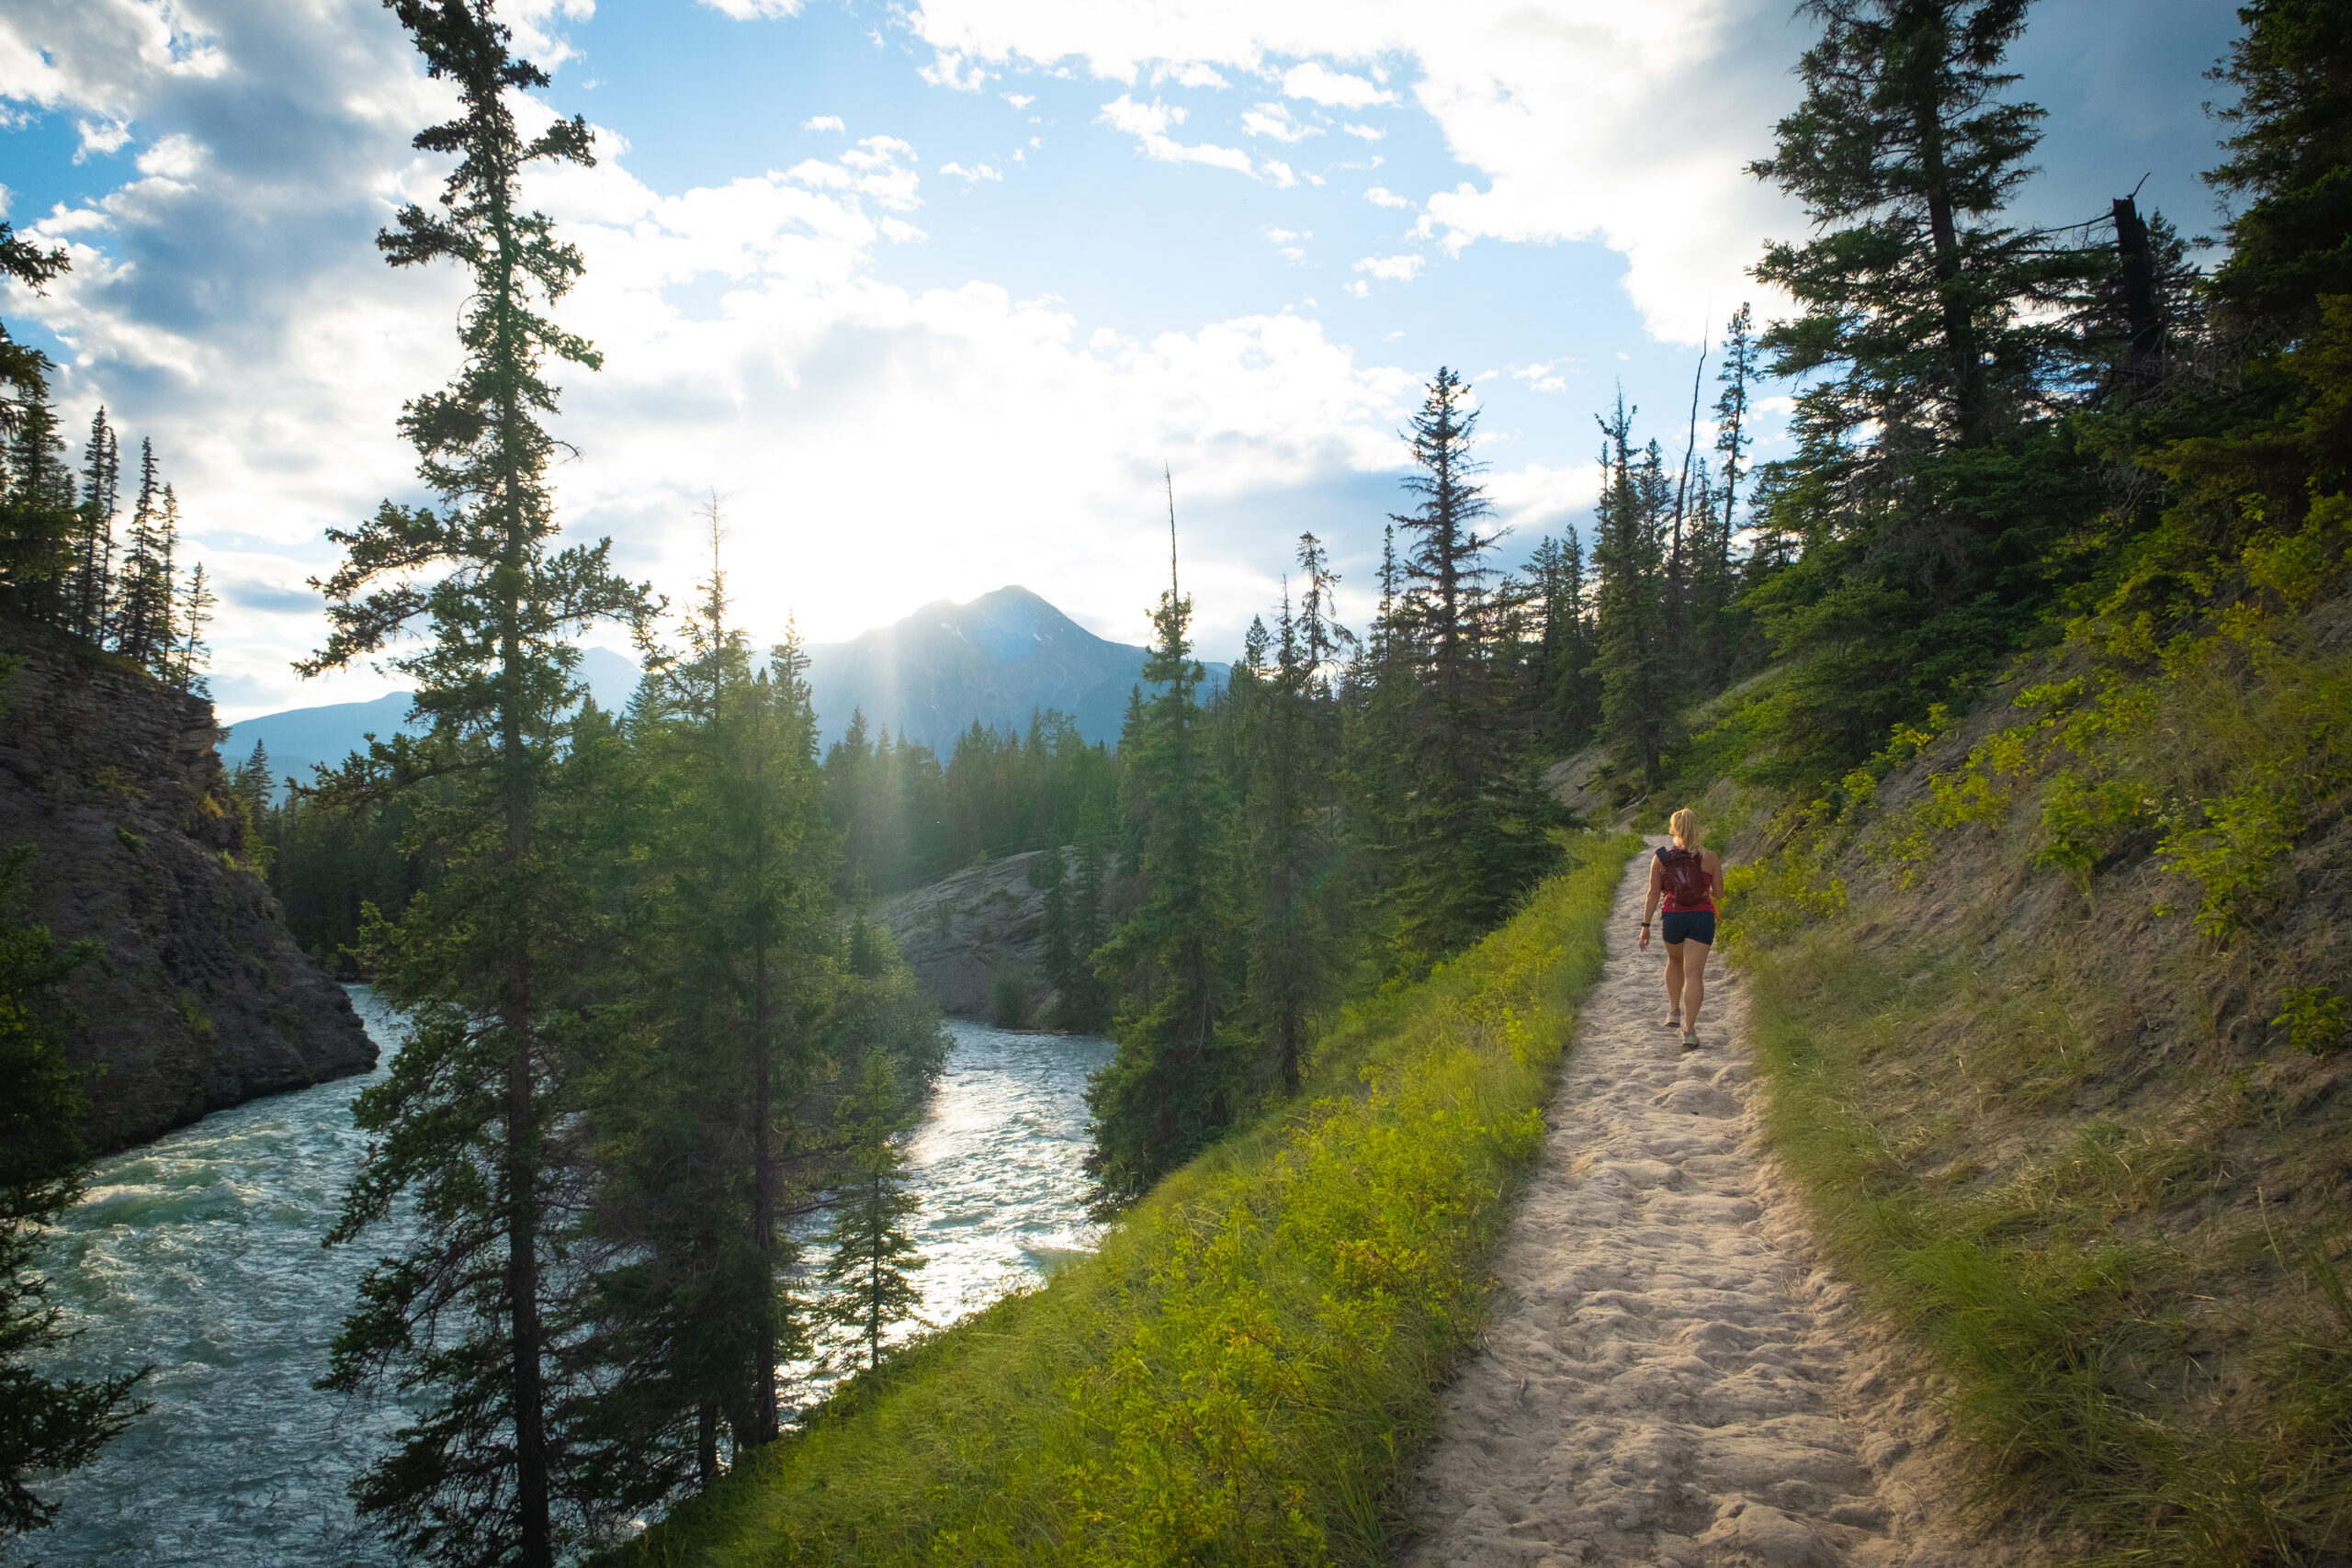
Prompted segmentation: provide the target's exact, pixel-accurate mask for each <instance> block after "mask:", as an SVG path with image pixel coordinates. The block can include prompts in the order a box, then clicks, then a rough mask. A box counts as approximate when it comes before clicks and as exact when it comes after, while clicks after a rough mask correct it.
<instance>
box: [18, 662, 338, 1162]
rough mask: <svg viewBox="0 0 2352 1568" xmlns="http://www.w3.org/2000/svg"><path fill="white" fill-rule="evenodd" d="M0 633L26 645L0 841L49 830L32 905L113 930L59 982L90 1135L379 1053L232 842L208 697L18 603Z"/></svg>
mask: <svg viewBox="0 0 2352 1568" xmlns="http://www.w3.org/2000/svg"><path fill="white" fill-rule="evenodd" d="M0 650H5V651H6V653H8V654H11V655H14V656H16V657H18V658H20V659H22V660H23V663H22V664H21V666H20V667H19V668H18V669H17V671H16V673H15V675H14V677H13V678H12V679H10V680H9V681H8V682H6V686H5V688H0V703H5V704H6V710H7V720H6V726H5V728H0V845H15V844H20V843H25V842H28V841H29V842H32V843H35V844H38V845H39V846H40V859H39V860H38V861H37V862H36V863H35V864H34V868H33V899H32V906H31V908H30V909H29V910H28V914H29V916H30V918H31V919H33V920H35V921H36V922H38V923H40V924H42V925H45V926H47V927H48V928H49V930H50V931H51V933H52V934H53V935H54V936H55V937H57V938H58V939H59V940H60V941H65V942H71V941H74V940H75V939H78V938H81V937H85V936H87V937H96V938H97V939H98V940H99V942H101V943H102V944H103V946H104V953H103V956H102V957H101V959H100V961H99V962H98V963H96V964H90V965H87V966H85V968H84V969H82V970H81V971H80V972H79V973H78V974H76V975H75V976H74V978H73V979H72V980H71V981H70V982H69V983H68V985H67V987H66V991H67V995H68V996H69V997H70V998H72V1000H73V1001H74V1003H75V1004H76V1005H77V1006H78V1007H79V1008H80V1009H81V1010H82V1011H83V1012H84V1014H85V1016H86V1020H87V1021H86V1024H85V1027H83V1028H81V1029H79V1030H77V1031H75V1032H74V1035H73V1036H72V1043H71V1045H70V1046H69V1048H68V1050H69V1055H71V1057H72V1059H73V1060H74V1063H75V1064H76V1065H77V1066H82V1067H85V1068H87V1069H90V1070H91V1071H92V1072H93V1075H94V1076H93V1077H92V1078H91V1079H90V1081H89V1083H88V1085H87V1087H86V1090H85V1092H86V1094H87V1097H88V1100H89V1103H90V1115H89V1125H88V1128H87V1131H88V1134H89V1139H90V1142H91V1143H92V1144H93V1145H95V1146H96V1147H97V1148H99V1149H101V1150H105V1149H113V1148H119V1147H121V1146H122V1145H127V1144H133V1143H138V1142H140V1141H141V1140H143V1139H147V1138H152V1137H153V1136H154V1135H155V1134H158V1133H161V1132H164V1131H165V1130H167V1129H169V1128H172V1127H176V1126H180V1125H182V1124H183V1123H186V1122H193V1121H195V1120H196V1119H197V1118H198V1117H200V1116H202V1115H203V1114H204V1113H205V1112H207V1111H219V1110H221V1109H223V1108H225V1107H228V1106H232V1105H236V1104H239V1103H241V1102H243V1101H244V1100H252V1099H254V1098H255V1097H256V1096H260V1095H265V1094H274V1093H277V1092H279V1091H282V1090H285V1089H300V1088H304V1087H307V1086H308V1085H310V1084H312V1083H316V1082H318V1081H320V1080H322V1079H324V1078H332V1077H343V1076H345V1075H346V1074H351V1073H358V1072H365V1071H366V1070H368V1068H369V1067H371V1066H374V1065H375V1062H376V1046H375V1043H373V1042H372V1041H370V1040H369V1039H368V1034H367V1032H366V1031H364V1030H363V1029H362V1028H361V1027H360V1025H359V1021H358V1019H357V1018H356V1016H354V1014H353V1012H352V1010H351V1002H350V999H349V998H347V997H345V995H344V993H343V991H342V988H341V987H337V986H336V985H334V983H333V982H332V981H330V980H329V979H328V978H327V977H326V976H324V975H322V974H321V973H320V972H319V969H318V966H317V965H316V964H313V963H312V962H311V960H310V958H309V957H307V956H306V955H305V954H304V953H302V952H301V951H300V949H299V948H297V947H296V946H295V944H294V942H293V941H292V939H291V938H290V937H289V936H288V934H287V931H286V921H285V917H284V915H283V913H282V912H281V911H280V909H279V908H278V905H277V900H276V899H275V898H273V897H271V896H270V893H269V889H268V887H267V886H266V884H264V883H263V881H262V879H261V878H260V877H259V876H258V875H256V874H254V871H253V870H252V869H251V868H250V867H249V866H247V865H246V864H244V863H243V862H242V861H241V860H240V858H239V857H240V855H241V854H242V853H243V851H244V847H245V846H244V833H243V822H242V819H241V818H239V817H238V816H237V815H236V807H235V806H234V803H233V802H232V801H230V800H229V799H228V798H227V795H226V792H225V791H224V790H223V788H222V779H221V769H220V758H219V756H218V755H217V754H216V753H215V751H214V750H213V738H214V735H215V733H216V731H215V729H214V727H213V722H212V705H210V704H209V703H208V702H206V701H205V700H204V699H202V698H201V697H195V696H188V695H185V694H181V693H178V692H175V691H173V690H171V689H170V688H168V687H166V686H164V685H163V684H162V683H160V682H157V681H155V680H154V679H153V677H151V676H149V675H147V674H146V673H145V672H143V671H140V670H138V669H136V668H135V667H133V666H131V665H130V664H128V663H127V662H126V661H124V660H119V659H116V658H113V657H112V656H110V655H107V654H103V653H100V652H98V651H96V649H91V648H90V647H89V646H88V645H87V644H86V643H84V642H82V641H80V640H79V639H77V638H74V637H66V636H63V635H62V634H59V633H56V632H52V631H50V630H48V629H46V628H43V627H40V626H28V625H26V624H24V623H22V622H20V621H13V620H9V621H0Z"/></svg>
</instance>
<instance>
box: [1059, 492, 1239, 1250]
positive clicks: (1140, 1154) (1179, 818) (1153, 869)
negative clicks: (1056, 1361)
mask: <svg viewBox="0 0 2352 1568" xmlns="http://www.w3.org/2000/svg"><path fill="white" fill-rule="evenodd" d="M1168 530H1169V550H1168V575H1169V586H1168V591H1167V592H1164V593H1162V594H1161V595H1160V596H1159V608H1158V609H1156V610H1155V611H1153V613H1152V617H1151V619H1152V626H1153V629H1154V631H1155V633H1156V636H1155V638H1154V641H1153V644H1152V649H1151V655H1150V657H1149V658H1148V659H1147V660H1145V661H1144V667H1143V678H1144V680H1145V681H1147V682H1150V684H1151V685H1152V686H1153V687H1154V688H1155V690H1154V692H1153V694H1152V695H1151V696H1150V697H1149V698H1148V699H1146V698H1143V697H1142V696H1141V695H1140V693H1138V696H1137V698H1136V702H1135V703H1134V704H1133V705H1131V706H1130V708H1129V710H1128V711H1129V714H1130V721H1129V724H1128V728H1127V735H1126V738H1125V740H1123V742H1122V743H1121V745H1120V751H1121V752H1122V754H1123V755H1125V758H1126V783H1127V792H1128V800H1129V809H1128V816H1129V818H1130V819H1131V820H1132V821H1133V822H1134V823H1135V824H1136V827H1137V828H1138V829H1140V832H1141V838H1142V841H1141V846H1140V849H1141V852H1140V861H1141V864H1140V868H1139V869H1140V870H1141V871H1142V874H1143V876H1144V879H1145V882H1146V885H1147V888H1148V891H1147V892H1146V894H1145V896H1144V901H1143V903H1142V905H1141V907H1139V908H1137V909H1136V911H1135V913H1134V914H1133V915H1131V916H1129V917H1128V918H1127V919H1126V920H1125V923H1124V924H1122V925H1121V926H1120V927H1119V929H1118V931H1117V932H1116V933H1115V934H1114V935H1113V937H1112V939H1111V941H1110V942H1108V943H1107V944H1106V946H1105V948H1104V951H1103V953H1102V954H1101V955H1100V957H1099V959H1098V960H1097V962H1098V964H1100V965H1101V966H1102V967H1104V968H1106V969H1108V970H1109V971H1110V972H1111V973H1113V974H1115V975H1118V976H1121V977H1122V978H1123V980H1124V982H1125V993H1126V1000H1125V1006H1124V1007H1123V1008H1122V1009H1121V1010H1120V1013H1119V1017H1118V1020H1117V1021H1116V1022H1115V1023H1114V1025H1113V1028H1112V1034H1113V1037H1114V1039H1116V1041H1117V1042H1118V1053H1117V1055H1115V1056H1114V1057H1113V1058H1112V1060H1111V1061H1110V1062H1109V1063H1108V1064H1107V1065H1105V1066H1103V1069H1102V1070H1101V1071H1099V1072H1098V1073H1096V1074H1095V1075H1094V1078H1093V1081H1092V1082H1091V1083H1090V1084H1089V1085H1088V1086H1087V1091H1086V1103H1087V1107H1088V1109H1089V1110H1090V1111H1092V1112H1093V1122H1094V1146H1093V1148H1092V1150H1091V1152H1090V1153H1089V1154H1088V1156H1087V1161H1086V1168H1087V1171H1088V1173H1089V1174H1090V1175H1091V1176H1092V1177H1093V1179H1094V1180H1095V1183H1096V1186H1097V1189H1098V1191H1099V1193H1100V1197H1101V1201H1102V1202H1103V1204H1104V1205H1105V1206H1106V1207H1107V1206H1115V1205H1116V1204H1118V1203H1121V1202H1125V1201H1127V1200H1129V1199H1132V1198H1135V1197H1137V1196H1139V1195H1141V1194H1142V1193H1143V1192H1144V1191H1146V1190H1148V1189H1149V1188H1150V1186H1151V1184H1152V1183H1153V1182H1155V1181H1157V1180H1158V1179H1159V1178H1160V1177H1161V1176H1162V1175H1164V1174H1166V1173H1167V1172H1168V1171H1169V1170H1171V1169H1173V1168H1175V1167H1176V1166H1178V1165H1181V1164H1182V1163H1183V1162H1184V1160H1186V1159H1187V1158H1189V1157H1191V1156H1192V1155H1193V1153H1194V1152H1196V1151H1197V1150H1199V1149H1200V1148H1201V1147H1203V1146H1204V1145H1206V1144H1207V1143H1208V1142H1209V1140H1210V1139H1212V1138H1213V1137H1215V1136H1216V1134H1217V1133H1218V1132H1219V1131H1220V1130H1221V1129H1223V1128H1224V1127H1225V1126H1227V1124H1228V1123H1229V1122H1231V1121H1232V1118H1233V1111H1234V1094H1235V1092H1236V1090H1237V1089H1238V1075H1237V1073H1236V1070H1235V1063H1234V1062H1233V1060H1232V1052H1231V1049H1230V1047H1229V1045H1228V1044H1227V1042H1226V1040H1225V1039H1224V1038H1223V1037H1222V1033H1221V1030H1220V1026H1221V1025H1222V1023H1223V1022H1224V1021H1225V1018H1226V1015H1227V1013H1228V1012H1229V1011H1231V1010H1232V1008H1233V1005H1234V1001H1235V997H1234V988H1235V987H1234V986H1233V984H1232V978H1231V976H1230V973H1229V970H1230V967H1231V954H1230V952H1229V951H1228V944H1229V941H1230V935H1231V930H1230V922H1231V914H1230V911H1229V909H1228V908H1227V903H1228V889H1227V877H1226V874H1225V866H1224V863H1223V862H1224V856H1225V848H1226V846H1225V844H1224V841H1223V829H1224V824H1225V819H1226V803H1225V801H1224V800H1223V799H1222V798H1221V795H1222V793H1223V792H1222V789H1221V787H1220V785H1221V781H1220V780H1219V778H1218V776H1217V773H1216V769H1215V767H1214V765H1213V759H1212V757H1211V755H1210V747H1209V739H1208V736H1207V735H1206V733H1205V728H1206V726H1205V722H1204V715H1203V712H1202V708H1201V703H1200V697H1199V691H1200V685H1201V682H1202V681H1203V680H1204V678H1205V671H1203V670H1202V668H1201V666H1200V665H1199V664H1198V663H1197V662H1195V661H1194V660H1193V644H1192V637H1191V627H1192V620H1193V602H1192V600H1191V599H1189V598H1187V597H1185V596H1184V595H1183V593H1182V592H1180V588H1179V584H1178V582H1177V579H1176V513H1175V502H1174V497H1173V488H1172V484H1171V488H1170V502H1169V514H1168Z"/></svg>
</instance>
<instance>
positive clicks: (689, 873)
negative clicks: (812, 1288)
mask: <svg viewBox="0 0 2352 1568" xmlns="http://www.w3.org/2000/svg"><path fill="white" fill-rule="evenodd" d="M727 610H728V604H727V597H726V589H725V579H724V577H723V576H722V575H721V573H720V572H719V570H718V562H717V550H716V543H715V541H714V548H713V562H712V569H711V578H710V581H709V583H708V585H707V592H706V596H705V599H704V604H703V606H702V614H701V615H700V616H699V617H698V618H697V619H695V620H693V621H690V622H689V623H688V637H689V650H690V653H691V657H690V658H689V659H688V660H686V662H684V664H683V665H681V666H680V668H679V671H678V672H677V677H676V684H677V688H678V699H677V706H678V711H679V715H680V719H681V723H680V725H679V726H678V727H677V728H676V729H675V730H674V731H673V735H672V737H671V739H670V743H671V745H672V746H673V748H674V749H675V750H676V753H677V755H676V757H675V761H674V762H673V770H672V773H671V774H670V777H671V778H672V779H673V781H674V784H673V788H672V789H671V790H669V791H668V792H666V793H668V794H669V796H670V798H671V799H672V800H673V807H672V810H671V812H670V814H669V815H670V816H671V817H672V818H673V820H672V821H671V822H670V823H668V824H667V825H666V826H665V828H664V829H662V833H661V835H660V841H661V842H662V844H663V845H664V846H665V847H664V848H663V850H662V854H663V857H664V860H665V862H666V863H667V864H668V866H669V869H670V872H671V875H672V877H673V883H674V887H675V893H674V903H673V909H674V913H675V918H676V919H677V921H678V927H677V931H676V936H675V941H674V943H673V947H672V949H671V951H672V952H673V953H674V955H675V957H674V962H675V963H676V964H677V965H678V968H677V969H676V971H675V978H676V981H677V982H678V983H679V984H680V985H681V986H682V987H684V988H683V989H682V990H681V991H679V992H678V993H677V996H678V1000H677V1004H676V1007H675V1014H676V1017H677V1019H678V1021H679V1022H680V1024H681V1025H682V1026H683V1027H682V1037H681V1039H680V1041H679V1045H680V1047H681V1049H683V1050H685V1051H690V1052H693V1053H695V1054H697V1055H701V1056H703V1057H705V1058H707V1060H708V1062H709V1064H710V1069H711V1071H712V1072H713V1073H714V1074H715V1075H716V1082H717V1084H718V1093H719V1095H720V1097H721V1103H719V1104H716V1105H713V1106H711V1107H708V1108H707V1113H708V1114H709V1115H711V1116H713V1117H724V1116H726V1115H727V1110H726V1107H728V1106H733V1107H740V1111H737V1112H736V1114H737V1115H739V1116H740V1117H741V1119H742V1122H743V1127H744V1132H743V1136H742V1140H741V1143H742V1148H741V1156H742V1157H741V1160H740V1161H739V1162H738V1163H739V1165H740V1169H738V1170H736V1171H734V1172H732V1173H730V1176H729V1180H730V1182H731V1183H733V1184H735V1185H737V1187H738V1189H739V1191H740V1198H738V1199H737V1200H736V1201H738V1202H739V1203H740V1206H741V1211H742V1224H743V1229H742V1232H741V1247H742V1249H743V1251H744V1252H745V1254H746V1256H747V1257H748V1258H749V1259H751V1260H752V1267H751V1269H750V1270H749V1272H747V1273H745V1274H744V1276H743V1282H742V1288H741V1290H742V1293H741V1296H740V1298H739V1299H738V1300H737V1301H736V1302H735V1303H733V1318H734V1321H735V1322H736V1323H737V1324H738V1325H740V1329H739V1332H740V1334H741V1347H740V1355H739V1365H740V1367H741V1372H740V1373H739V1374H738V1386H737V1387H736V1388H735V1389H734V1390H733V1391H731V1393H730V1395H729V1398H728V1400H727V1404H728V1407H729V1408H728V1415H729V1425H730V1427H732V1429H733V1431H734V1433H735V1437H736V1440H737V1442H738V1443H739V1444H741V1445H744V1446H752V1445H757V1444H761V1443H769V1442H773V1441H775V1438H776V1435H777V1431H778V1418H777V1412H776V1393H775V1390H776V1375H777V1367H778V1366H779V1364H780V1363H781V1361H782V1360H783V1359H784V1358H785V1351H786V1348H787V1347H789V1346H791V1345H793V1344H795V1343H797V1340H798V1338H799V1330H798V1328H797V1325H795V1324H794V1323H793V1322H792V1321H791V1312H790V1306H789V1303H788V1302H787V1300H786V1296H785V1293H784V1291H783V1289H782V1280H783V1278H784V1276H785V1274H786V1272H787V1270H788V1269H790V1267H791V1266H792V1262H793V1248H792V1242H791V1238H790V1236H789V1235H788V1234H787V1233H786V1229H785V1226H784V1212H785V1208H786V1191H785V1187H786V1182H785V1174H784V1169H783V1148H784V1145H786V1143H787V1142H788V1141H789V1140H790V1138H791V1137H792V1135H793V1134H792V1132H791V1125H790V1114H789V1104H790V1097H791V1086H792V1085H793V1084H794V1083H796V1082H797V1081H798V1080H799V1079H801V1078H802V1077H804V1076H805V1075H806V1074H807V1073H808V1072H809V1070H810V1068H811V1066H812V1064H813V1059H814V1055H815V1049H814V1043H813V1042H812V1041H811V1040H809V1038H808V1037H807V1035H806V1034H805V1033H804V1032H801V1031H800V1030H799V1029H797V1027H796V1021H797V1020H798V1019H800V1018H801V1017H804V1016H805V1015H807V1014H808V1012H809V1010H810V998H809V995H808V992H809V982H810V979H811V977H812V974H813V972H814V971H815V969H816V967H817V964H818V960H819V958H820V955H821V954H823V953H826V952H828V951H830V949H831V945H832V943H833V942H834V934H833V931H832V924H831V913H832V905H831V895H830V893H829V886H830V883H831V874H832V867H831V862H832V857H833V845H832V838H831V828H830V826H829V824H828V823H827V822H826V821H825V819H824V816H823V801H822V797H821V794H820V789H821V785H820V780H819V778H818V774H817V765H816V764H817V758H816V715H815V713H814V712H813V710H812V709H811V708H810V705H809V688H808V683H807V681H806V679H805V677H804V674H803V670H804V662H803V660H802V657H801V654H800V652H799V649H798V646H797V643H795V642H793V641H790V640H787V641H786V643H785V644H784V645H782V646H781V647H779V648H777V649H775V653H774V656H773V657H772V659H771V660H770V662H769V664H768V667H767V668H765V669H763V670H761V671H757V672H754V671H752V669H751V660H750V650H749V649H748V646H747V645H746V643H745V641H744V639H743V636H742V634H741V632H740V631H738V630H735V629H732V628H730V627H729V626H728V625H727Z"/></svg>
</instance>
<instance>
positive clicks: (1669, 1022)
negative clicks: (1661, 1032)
mask: <svg viewBox="0 0 2352 1568" xmlns="http://www.w3.org/2000/svg"><path fill="white" fill-rule="evenodd" d="M1658 1027H1659V1028H1661V1029H1679V1028H1681V1027H1682V1015H1681V1014H1680V1013H1679V1012H1670V1013H1668V1014H1667V1015H1666V1016H1665V1017H1664V1018H1662V1019H1659V1020H1658Z"/></svg>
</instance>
